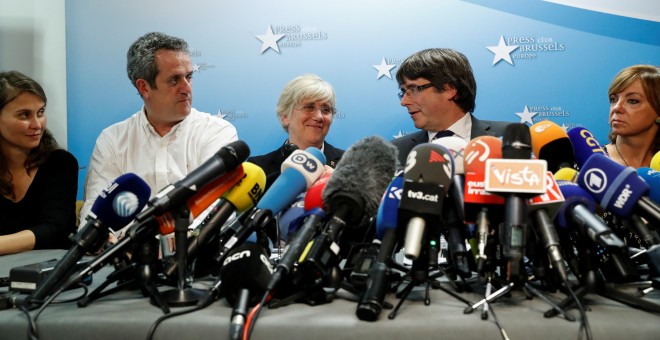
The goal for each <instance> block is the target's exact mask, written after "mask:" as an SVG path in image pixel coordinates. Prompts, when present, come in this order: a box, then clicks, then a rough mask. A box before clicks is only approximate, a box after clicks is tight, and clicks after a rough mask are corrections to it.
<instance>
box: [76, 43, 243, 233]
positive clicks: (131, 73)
mask: <svg viewBox="0 0 660 340" xmlns="http://www.w3.org/2000/svg"><path fill="white" fill-rule="evenodd" d="M127 71H128V78H129V79H130V80H131V83H132V84H133V86H135V88H136V89H137V91H138V94H139V95H140V97H141V98H142V100H143V102H144V105H143V107H142V108H141V109H140V110H139V111H138V112H136V113H135V114H133V115H132V116H131V117H129V118H128V119H126V120H124V121H122V122H119V123H116V124H114V125H111V126H110V127H108V128H106V129H104V130H103V131H102V132H101V135H100V136H99V137H98V138H97V140H96V145H95V146H94V151H93V152H92V157H91V160H90V162H89V168H88V171H87V178H86V181H85V203H84V204H83V207H82V209H81V214H80V218H81V221H84V219H85V217H86V216H87V215H88V214H89V212H90V210H91V208H92V205H93V203H94V201H95V200H96V197H97V196H98V195H99V193H100V192H101V190H103V188H105V187H106V186H107V185H108V184H109V183H110V182H112V181H113V180H114V179H116V178H117V177H119V176H121V175H123V174H125V173H128V172H132V173H134V174H136V175H138V176H139V177H140V178H142V179H143V180H144V181H145V182H146V183H147V184H148V185H149V187H150V188H151V194H152V196H153V195H155V194H156V193H158V192H159V191H160V190H161V189H163V188H165V187H166V186H167V185H168V184H170V183H174V182H176V181H178V180H180V179H182V178H183V177H185V176H186V175H187V174H188V173H189V172H191V171H192V170H194V169H196V168H197V167H198V166H200V165H201V164H202V163H204V162H205V161H206V160H207V159H209V158H210V157H211V156H213V155H214V154H215V153H217V152H218V150H220V148H221V147H222V146H224V145H226V144H228V143H230V142H232V141H235V140H237V139H238V134H237V132H236V128H235V127H234V126H233V125H232V124H230V123H229V122H227V121H225V120H224V119H222V118H220V117H217V116H212V115H210V114H208V113H204V112H199V111H197V110H195V109H194V108H192V78H193V67H192V63H191V61H190V55H189V51H188V44H187V43H186V42H185V41H184V40H183V39H181V38H177V37H173V36H169V35H166V34H163V33H159V32H152V33H147V34H145V35H143V36H142V37H140V38H138V39H137V40H136V41H135V42H134V43H133V44H132V45H131V47H130V48H129V50H128V53H127ZM80 224H81V225H84V224H85V223H80Z"/></svg>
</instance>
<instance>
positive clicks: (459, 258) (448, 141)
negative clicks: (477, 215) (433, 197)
mask: <svg viewBox="0 0 660 340" xmlns="http://www.w3.org/2000/svg"><path fill="white" fill-rule="evenodd" d="M433 143H435V144H438V145H441V146H444V147H445V148H447V150H449V152H450V153H451V155H452V158H453V159H454V163H453V164H454V176H452V181H451V184H450V185H449V191H448V197H449V199H450V202H448V203H453V204H452V205H453V206H451V207H450V205H448V204H447V203H445V204H443V214H442V217H443V218H444V221H445V229H446V232H445V233H446V234H445V237H446V239H447V245H448V248H449V253H450V256H451V259H452V260H453V263H454V265H455V266H456V268H457V269H458V270H459V272H460V273H461V274H462V276H464V277H469V276H470V275H471V270H470V266H469V264H468V250H467V247H466V246H465V243H466V240H467V238H468V236H467V227H466V226H465V212H464V208H463V205H464V203H463V202H464V201H465V198H464V194H463V187H464V186H465V167H464V164H463V163H464V156H463V155H464V153H465V147H466V146H467V142H466V141H465V140H464V139H462V138H460V137H456V136H450V137H445V138H438V139H436V140H434V141H433ZM452 208H453V209H452Z"/></svg>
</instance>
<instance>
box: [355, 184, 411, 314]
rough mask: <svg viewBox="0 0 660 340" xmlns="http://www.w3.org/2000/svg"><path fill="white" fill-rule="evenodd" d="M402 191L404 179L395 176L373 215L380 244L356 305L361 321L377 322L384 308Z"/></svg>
mask: <svg viewBox="0 0 660 340" xmlns="http://www.w3.org/2000/svg"><path fill="white" fill-rule="evenodd" d="M402 191H403V176H396V177H394V179H392V182H391V183H390V185H389V186H388V187H387V190H386V191H385V194H384V195H383V199H382V200H381V202H380V205H379V206H378V214H377V215H376V239H374V244H376V243H378V242H379V243H380V246H379V248H378V256H377V258H376V260H375V261H374V262H373V263H372V264H371V267H370V268H369V273H368V275H367V284H366V287H367V288H366V289H365V290H364V292H363V294H362V296H361V297H360V301H359V303H358V305H357V309H356V311H355V314H356V315H357V317H358V318H359V319H360V320H364V321H376V320H377V319H378V316H379V315H380V312H381V311H382V309H383V307H382V306H383V301H385V294H386V293H387V284H388V282H389V280H390V279H389V277H390V268H389V264H390V261H391V258H392V253H394V249H395V248H396V244H397V232H396V228H397V225H398V215H399V214H398V207H399V203H400V202H401V192H402Z"/></svg>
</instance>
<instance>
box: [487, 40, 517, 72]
mask: <svg viewBox="0 0 660 340" xmlns="http://www.w3.org/2000/svg"><path fill="white" fill-rule="evenodd" d="M486 48H487V49H488V50H490V51H491V52H493V53H495V56H494V57H493V65H495V64H497V63H498V62H500V60H504V61H506V62H507V63H509V64H511V65H513V60H511V52H513V51H514V50H515V49H517V48H518V45H510V46H507V45H506V43H505V42H504V36H501V35H500V42H499V44H497V46H487V47H486Z"/></svg>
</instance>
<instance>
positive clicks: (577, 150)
mask: <svg viewBox="0 0 660 340" xmlns="http://www.w3.org/2000/svg"><path fill="white" fill-rule="evenodd" d="M568 139H570V140H571V145H573V155H574V156H575V163H576V164H577V166H578V168H582V166H583V165H584V162H586V161H587V159H589V157H591V155H594V154H600V155H606V154H607V153H606V152H605V149H603V147H602V146H600V143H598V141H597V140H596V138H595V137H594V135H593V134H592V133H591V132H589V130H587V129H585V128H583V127H574V128H571V129H569V130H568Z"/></svg>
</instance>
